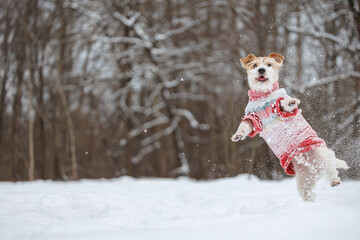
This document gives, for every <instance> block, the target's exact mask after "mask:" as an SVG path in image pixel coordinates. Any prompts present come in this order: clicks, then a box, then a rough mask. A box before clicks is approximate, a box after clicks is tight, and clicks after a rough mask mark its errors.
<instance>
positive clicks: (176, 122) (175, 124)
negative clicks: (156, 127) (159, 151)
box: [140, 116, 181, 146]
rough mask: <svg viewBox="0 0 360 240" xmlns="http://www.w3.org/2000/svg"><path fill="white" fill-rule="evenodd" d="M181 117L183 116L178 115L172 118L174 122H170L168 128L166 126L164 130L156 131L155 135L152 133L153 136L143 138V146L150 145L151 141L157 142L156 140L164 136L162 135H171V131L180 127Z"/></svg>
mask: <svg viewBox="0 0 360 240" xmlns="http://www.w3.org/2000/svg"><path fill="white" fill-rule="evenodd" d="M180 119H181V118H180V117H178V116H177V117H175V118H174V119H173V120H172V122H171V124H170V126H169V127H167V128H165V129H164V130H162V131H159V132H157V133H154V134H153V135H151V136H149V137H147V138H145V139H143V140H142V141H141V142H140V144H141V146H146V145H148V144H150V143H152V142H155V141H157V140H159V139H160V138H162V137H164V136H167V135H170V134H171V133H173V132H174V131H175V129H176V128H177V127H178V125H179V122H180Z"/></svg>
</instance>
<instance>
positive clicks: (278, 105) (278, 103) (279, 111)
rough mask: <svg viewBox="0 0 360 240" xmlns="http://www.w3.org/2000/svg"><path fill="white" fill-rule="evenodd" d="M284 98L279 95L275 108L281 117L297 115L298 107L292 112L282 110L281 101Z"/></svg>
mask: <svg viewBox="0 0 360 240" xmlns="http://www.w3.org/2000/svg"><path fill="white" fill-rule="evenodd" d="M283 99H284V97H279V98H278V99H277V100H276V103H275V110H276V113H277V115H279V117H281V118H289V117H293V116H295V115H296V114H297V113H298V108H295V110H294V111H292V112H284V111H283V110H281V106H280V101H281V100H283Z"/></svg>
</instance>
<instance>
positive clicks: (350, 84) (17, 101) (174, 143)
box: [0, 0, 360, 180]
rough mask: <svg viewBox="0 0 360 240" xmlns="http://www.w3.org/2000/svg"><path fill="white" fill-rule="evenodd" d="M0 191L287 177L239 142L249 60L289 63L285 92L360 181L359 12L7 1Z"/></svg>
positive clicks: (225, 3) (278, 5)
mask: <svg viewBox="0 0 360 240" xmlns="http://www.w3.org/2000/svg"><path fill="white" fill-rule="evenodd" d="M0 44H1V50H0V164H1V165H0V166H1V168H0V180H33V179H57V180H67V179H78V178H100V177H117V176H121V175H130V176H134V177H142V176H159V177H176V176H180V175H186V176H190V177H193V178H196V179H211V178H218V177H225V176H235V175H237V174H239V173H252V174H255V175H257V176H259V177H260V178H264V179H281V178H283V177H285V175H284V172H283V170H282V169H281V167H280V164H279V163H278V160H277V159H276V157H275V156H274V155H273V153H272V152H271V150H269V148H268V147H267V146H266V144H265V143H264V141H263V140H262V139H260V138H259V137H255V138H254V139H251V140H249V139H248V140H246V141H242V142H240V143H236V144H235V143H232V142H231V141H230V137H231V135H232V134H233V133H234V131H235V130H236V128H237V126H238V124H239V122H240V120H241V117H242V116H243V113H244V107H245V106H246V104H247V101H248V96H247V91H248V87H247V82H246V75H245V71H244V70H243V69H242V68H241V65H240V62H239V58H242V57H245V56H247V55H248V54H249V53H253V54H255V55H260V56H267V55H268V54H270V53H271V52H278V53H281V54H283V55H284V56H285V58H286V59H285V62H284V66H283V68H282V70H281V73H280V85H281V86H282V87H285V88H286V89H287V91H288V93H289V94H291V95H293V96H295V97H298V98H300V99H301V100H302V103H301V108H302V109H303V114H304V115H305V117H306V118H307V119H308V121H309V122H310V124H311V125H312V126H313V128H314V129H315V130H316V131H317V132H318V135H319V136H320V137H322V138H324V139H325V140H326V141H327V144H328V146H329V147H330V148H331V149H333V150H335V151H336V152H337V154H338V157H339V158H341V159H344V160H346V161H347V162H348V164H349V165H350V166H351V169H350V170H348V171H347V172H346V173H343V174H345V175H344V176H345V177H348V178H352V179H359V178H360V174H359V169H360V166H359V162H360V157H359V155H360V150H359V149H360V140H359V137H360V130H359V121H360V55H359V53H360V1H357V0H348V1H340V0H337V1H335V0H333V1H330V0H321V1H316V2H314V1H285V0H280V1H277V0H256V1H250V0H249V1H236V0H217V1H207V0H206V1H205V0H132V1H130V0H129V1H128V0H117V1H116V0H105V1H95V0H82V1H75V0H64V1H62V0H23V1H12V0H2V1H0Z"/></svg>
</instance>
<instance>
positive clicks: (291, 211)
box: [0, 176, 360, 240]
mask: <svg viewBox="0 0 360 240" xmlns="http://www.w3.org/2000/svg"><path fill="white" fill-rule="evenodd" d="M316 192H317V193H318V195H317V201H316V202H315V203H306V202H303V201H302V200H301V199H300V197H299V196H298V194H297V192H296V182H295V180H294V179H287V180H283V181H260V180H258V179H256V178H254V177H252V178H251V180H250V179H249V177H248V176H240V177H236V178H231V179H222V180H216V181H202V182H196V181H193V180H189V179H186V178H182V179H178V180H165V179H142V180H137V179H132V178H129V177H122V178H119V179H114V180H81V181H79V182H52V181H35V182H32V183H30V182H26V183H8V182H5V183H0V207H1V215H0V238H1V239H121V240H127V239H157V240H158V239H164V240H165V239H166V240H170V239H171V240H177V239H181V240H184V239H187V240H189V239H196V240H199V239H206V240H209V239H227V240H228V239H276V240H281V239H292V240H294V239H309V240H311V239H327V240H330V239H336V240H339V239H360V182H343V183H342V184H341V185H340V186H339V187H338V188H331V187H330V186H329V183H328V182H325V181H321V182H320V183H319V184H318V186H317V189H316Z"/></svg>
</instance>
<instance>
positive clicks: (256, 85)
mask: <svg viewBox="0 0 360 240" xmlns="http://www.w3.org/2000/svg"><path fill="white" fill-rule="evenodd" d="M283 59H284V57H283V56H281V55H280V54H277V53H272V54H270V55H269V57H255V56H254V55H252V54H250V55H249V56H247V57H246V58H243V59H241V62H242V65H243V66H244V67H245V68H246V72H247V74H248V83H249V86H250V88H251V89H255V90H257V91H268V90H269V89H271V88H272V86H273V84H274V83H275V82H276V81H278V78H279V77H278V72H279V69H280V67H281V66H282V62H283ZM255 64H256V65H255ZM260 68H263V69H265V72H264V73H263V74H260V73H259V69H260ZM260 76H263V77H264V78H265V79H266V80H265V81H260V80H259V77H260ZM299 104H300V101H299V100H298V99H296V98H291V97H286V98H285V99H283V100H282V101H280V105H281V107H282V110H283V111H286V112H292V111H294V109H296V108H297V107H298V105H299ZM253 127H254V126H253V124H252V122H251V121H250V120H246V121H243V122H241V123H240V125H239V127H238V129H237V131H236V133H235V134H234V135H233V136H232V138H231V140H232V141H234V142H237V141H238V140H239V139H244V138H245V137H246V136H248V135H249V134H250V133H251V132H252V131H253ZM292 163H293V164H294V169H295V173H296V179H297V186H298V191H299V194H300V196H301V197H302V198H303V199H304V200H305V201H313V200H314V199H315V194H314V193H313V192H312V189H313V187H314V185H315V183H316V181H318V180H319V179H320V178H321V177H322V176H324V175H325V176H327V178H328V179H329V181H330V182H331V186H337V185H339V184H340V178H339V177H338V171H337V168H344V169H347V168H349V167H348V166H347V164H346V163H345V162H344V161H342V160H339V159H337V158H336V156H335V154H334V152H333V151H331V150H330V149H327V148H324V147H318V148H315V149H312V150H310V151H308V152H305V153H302V154H299V155H297V156H295V157H294V158H293V160H292Z"/></svg>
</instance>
